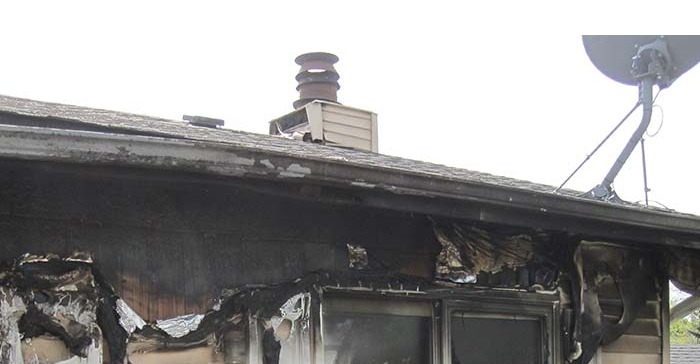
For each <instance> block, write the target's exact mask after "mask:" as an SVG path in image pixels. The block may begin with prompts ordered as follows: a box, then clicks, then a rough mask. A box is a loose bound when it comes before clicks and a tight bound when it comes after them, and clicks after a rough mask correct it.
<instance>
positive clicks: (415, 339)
mask: <svg viewBox="0 0 700 364" xmlns="http://www.w3.org/2000/svg"><path fill="white" fill-rule="evenodd" d="M431 317H432V313H431V307H430V304H429V303H417V302H398V301H379V300H377V301H371V300H361V299H330V300H325V301H324V307H323V324H322V325H323V348H324V355H325V363H326V364H428V363H430V356H431V345H432V344H431V343H432V341H431V327H432V318H431Z"/></svg>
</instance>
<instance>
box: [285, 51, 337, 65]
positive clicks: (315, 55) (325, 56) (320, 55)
mask: <svg viewBox="0 0 700 364" xmlns="http://www.w3.org/2000/svg"><path fill="white" fill-rule="evenodd" d="M338 60H339V58H338V56H336V55H335V54H333V53H327V52H310V53H304V54H302V55H300V56H298V57H297V58H295V59H294V62H296V64H298V65H300V66H301V65H302V63H305V62H309V61H326V62H330V63H336V62H338Z"/></svg>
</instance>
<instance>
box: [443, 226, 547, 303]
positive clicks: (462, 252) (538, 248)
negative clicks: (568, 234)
mask: <svg viewBox="0 0 700 364" xmlns="http://www.w3.org/2000/svg"><path fill="white" fill-rule="evenodd" d="M433 230H434V232H435V237H436V238H437V240H438V241H439V242H440V244H441V245H442V251H441V252H440V254H439V255H438V257H437V260H436V267H435V276H436V278H439V279H445V280H449V281H453V282H456V283H475V284H477V285H480V286H490V287H510V288H522V289H531V290H542V289H549V290H551V289H554V288H555V286H556V280H557V277H558V272H557V267H556V261H555V260H554V258H553V254H552V253H553V252H555V251H556V249H553V248H552V247H551V245H552V242H551V240H552V239H551V237H549V236H547V235H545V234H541V233H536V232H532V233H513V234H510V233H504V232H502V231H498V230H495V229H492V230H486V229H485V228H483V227H477V226H473V225H466V224H460V223H457V222H445V221H433ZM555 248H556V247H555Z"/></svg>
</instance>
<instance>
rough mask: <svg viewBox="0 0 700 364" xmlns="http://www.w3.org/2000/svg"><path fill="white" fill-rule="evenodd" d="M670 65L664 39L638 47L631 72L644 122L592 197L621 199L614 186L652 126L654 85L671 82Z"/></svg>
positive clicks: (661, 85) (592, 192)
mask: <svg viewBox="0 0 700 364" xmlns="http://www.w3.org/2000/svg"><path fill="white" fill-rule="evenodd" d="M671 66H672V62H671V56H670V54H669V52H668V47H667V45H666V41H665V40H664V39H663V38H660V39H657V40H656V41H654V42H653V43H650V44H646V45H643V46H641V47H639V48H638V51H637V55H635V56H634V57H633V58H632V67H631V72H632V75H633V76H634V78H635V79H636V80H637V81H638V84H639V103H640V104H642V110H643V113H642V121H641V122H640V123H639V126H638V127H637V130H635V131H634V134H632V136H631V137H630V139H629V141H628V142H627V144H626V145H625V148H624V149H623V150H622V152H621V153H620V156H619V157H617V160H616V161H615V163H614V164H613V166H612V167H611V168H610V171H608V174H606V175H605V178H603V182H601V183H600V184H599V185H598V186H596V187H595V188H593V189H592V190H591V191H590V193H591V195H593V197H595V198H598V199H603V200H606V201H607V200H619V198H618V196H617V194H615V191H614V190H613V188H612V184H613V182H614V181H615V177H617V174H618V173H620V170H621V169H622V166H623V165H624V164H625V162H626V161H627V159H628V158H629V156H630V155H631V154H632V151H634V148H635V147H636V146H637V144H638V143H639V141H640V140H641V139H642V137H643V136H644V132H645V131H646V130H647V128H648V127H649V123H650V122H651V112H652V107H653V103H654V100H653V92H654V90H653V87H654V85H659V87H662V88H663V87H667V86H668V85H669V84H670V81H669V80H670V78H669V71H670V69H671Z"/></svg>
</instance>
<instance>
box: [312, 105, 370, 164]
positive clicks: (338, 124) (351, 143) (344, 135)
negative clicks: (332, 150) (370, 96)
mask: <svg viewBox="0 0 700 364" xmlns="http://www.w3.org/2000/svg"><path fill="white" fill-rule="evenodd" d="M319 105H320V108H321V118H322V130H323V131H322V132H323V140H324V141H325V142H327V143H331V144H336V145H340V146H343V147H349V148H354V149H360V150H366V151H371V152H378V150H377V149H378V148H377V140H376V138H377V117H376V114H374V113H371V112H369V111H364V110H359V109H354V108H350V107H347V106H343V105H334V104H329V103H319ZM317 107H318V106H316V105H312V106H311V108H317ZM311 114H316V115H318V112H317V111H316V110H312V111H311V112H310V115H311ZM310 120H311V119H310ZM311 123H312V124H314V121H312V120H311Z"/></svg>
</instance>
